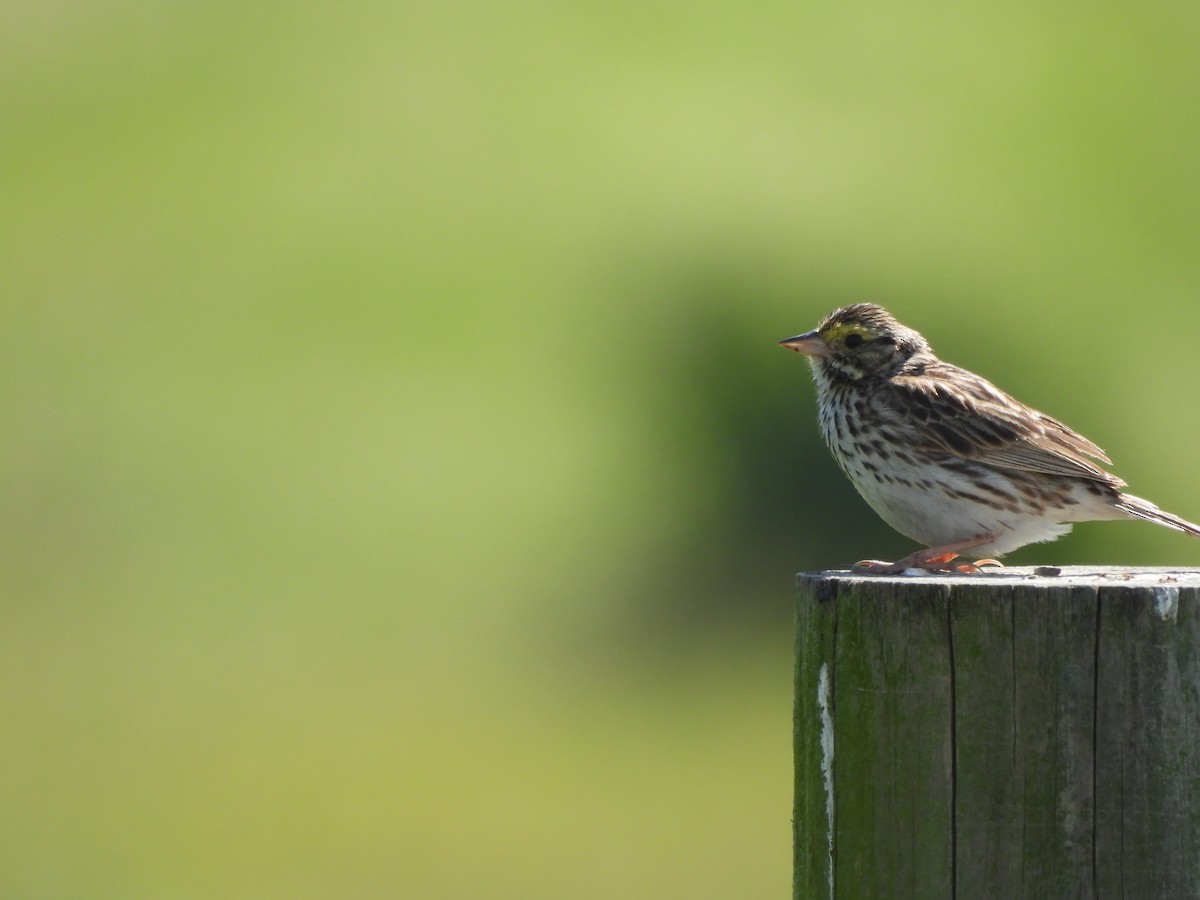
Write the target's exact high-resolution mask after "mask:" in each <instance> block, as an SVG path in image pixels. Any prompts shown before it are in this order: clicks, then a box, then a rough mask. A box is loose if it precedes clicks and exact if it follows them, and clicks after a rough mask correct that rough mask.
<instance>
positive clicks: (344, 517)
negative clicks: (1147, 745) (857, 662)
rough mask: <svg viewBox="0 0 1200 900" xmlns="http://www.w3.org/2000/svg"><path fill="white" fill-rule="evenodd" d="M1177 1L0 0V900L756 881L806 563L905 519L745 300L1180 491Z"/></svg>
mask: <svg viewBox="0 0 1200 900" xmlns="http://www.w3.org/2000/svg"><path fill="white" fill-rule="evenodd" d="M1198 40H1200V18H1198V17H1197V14H1196V11H1195V9H1194V8H1193V7H1192V6H1190V5H1188V4H1183V3H1160V4H1154V5H1150V6H1145V5H1142V6H1131V5H1128V4H1119V3H1101V4H1098V5H1096V4H1093V5H1090V6H1086V7H1084V6H1079V5H1077V4H1067V3H1061V2H1051V3H1029V2H1023V3H1017V4H1009V5H991V6H987V7H982V8H975V7H971V6H969V5H967V6H964V5H961V4H957V5H956V4H949V3H918V4H906V5H903V6H899V5H895V4H885V3H866V4H854V5H847V4H837V3H832V2H818V3H811V4H797V3H772V2H752V3H744V4H741V5H738V6H735V5H734V4H730V3H705V2H701V3H686V4H685V3H678V2H657V3H655V2H651V3H644V2H638V3H629V2H624V0H617V2H607V3H599V2H583V3H576V4H555V3H539V2H521V3H512V4H485V3H478V2H443V3H432V2H410V3H406V4H398V5H394V4H371V3H350V4H342V5H332V4H327V5H312V4H299V5H297V4H283V3H275V2H260V3H252V4H245V3H230V2H210V3H179V2H170V0H167V2H163V0H156V2H154V3H149V2H144V0H142V2H139V0H123V2H117V3H110V4H106V5H103V6H101V5H86V4H71V3H59V2H54V0H39V2H37V3H34V2H30V0H16V2H10V3H8V4H6V5H5V6H4V8H3V10H0V51H2V52H0V73H2V77H0V123H2V124H0V148H2V153H0V160H2V167H0V182H2V185H0V186H2V190H3V198H4V199H3V203H4V210H5V216H4V219H5V225H4V226H3V240H2V241H0V288H2V292H3V293H2V298H3V304H2V307H0V309H2V317H3V318H2V323H3V328H2V331H0V340H2V341H3V355H2V357H0V365H3V371H4V382H5V385H6V387H5V390H4V392H3V401H2V403H0V421H2V423H3V434H4V440H3V443H2V444H0V460H2V465H3V493H2V497H3V500H2V503H3V515H2V516H0V528H2V529H3V540H2V541H0V554H2V557H0V585H2V597H0V600H2V611H3V620H2V627H0V718H2V721H3V727H2V729H0V772H3V776H2V778H0V808H2V809H3V810H4V815H3V817H2V824H0V894H2V895H3V896H5V897H20V898H41V897H47V898H51V897H54V898H57V897H121V898H133V897H173V898H186V897H197V898H200V897H287V898H297V897H351V896H352V897H381V898H382V897H412V898H452V897H466V896H471V897H496V898H507V897H546V898H551V897H554V898H557V897H572V898H610V897H616V896H621V897H647V898H665V897H681V898H682V897H687V898H701V897H703V898H708V897H711V898H728V897H769V896H783V895H786V893H787V890H788V888H787V885H788V883H789V877H790V875H789V872H790V861H789V841H790V832H789V829H790V825H789V822H790V792H791V776H790V762H789V761H790V739H791V724H790V713H791V699H790V685H789V677H790V671H791V650H790V640H791V634H790V629H791V614H790V603H791V590H792V575H793V573H794V572H795V571H797V570H807V569H820V568H826V567H832V566H835V565H838V564H844V563H847V562H851V561H853V560H855V559H858V558H860V557H862V556H875V557H880V558H888V557H890V556H899V555H902V554H904V553H907V552H909V550H911V549H913V548H912V546H911V544H910V543H909V542H907V541H906V540H905V539H904V538H902V537H900V536H899V535H896V534H893V533H891V532H890V531H888V530H887V529H886V528H885V527H884V526H882V525H881V524H880V523H878V522H877V521H876V520H875V518H874V516H873V515H872V514H871V513H870V511H869V510H868V509H867V507H866V506H865V505H864V504H863V503H862V502H861V501H860V500H859V499H858V498H857V496H856V495H855V494H854V493H853V491H852V489H851V488H849V486H848V485H847V484H846V483H845V482H844V480H843V479H842V477H841V475H840V474H839V473H838V472H837V470H836V468H835V467H834V465H833V463H832V461H831V460H830V458H829V456H828V454H827V452H826V451H825V449H824V447H823V446H821V445H820V443H819V438H818V436H817V431H816V417H815V411H814V403H813V396H812V389H811V387H810V385H809V376H808V371H807V367H806V366H805V365H804V363H803V362H802V361H801V360H800V359H798V358H797V357H795V356H793V355H791V354H788V353H785V352H783V351H782V350H780V349H779V348H778V347H777V346H776V341H778V340H779V339H781V338H783V337H786V336H788V335H791V334H795V333H797V332H799V331H803V330H806V329H808V328H810V327H812V326H813V325H814V324H815V322H816V321H817V319H818V318H819V317H820V316H821V315H823V314H824V313H825V312H827V311H828V310H830V309H832V308H833V307H835V306H838V305H840V304H843V303H846V302H851V301H856V300H865V299H870V300H874V301H877V302H881V303H884V304H885V305H887V306H889V307H890V308H891V309H892V310H893V311H894V312H896V313H897V314H898V315H899V316H900V317H901V318H902V319H903V320H904V321H905V322H907V323H909V324H911V325H913V326H915V327H917V328H918V329H920V330H921V331H923V332H924V333H925V334H926V335H927V337H929V338H930V340H931V341H932V343H933V345H934V347H935V348H936V349H937V350H938V351H939V352H940V353H941V355H942V356H944V357H946V358H948V359H950V360H951V361H954V362H958V363H961V364H963V365H967V366H969V367H971V368H974V369H976V370H977V371H980V372H982V373H983V374H985V375H987V376H989V377H991V378H992V379H994V380H995V381H997V382H999V383H1000V384H1001V385H1002V386H1003V387H1005V388H1006V389H1008V390H1010V391H1012V392H1014V393H1016V394H1017V395H1019V396H1020V397H1022V398H1023V399H1025V400H1027V401H1029V402H1031V403H1034V404H1035V405H1038V406H1040V407H1041V408H1043V409H1045V410H1046V411H1048V412H1050V413H1051V414H1053V415H1056V416H1058V417H1060V418H1063V419H1065V420H1066V421H1067V422H1068V423H1069V424H1071V425H1072V426H1074V427H1076V428H1079V429H1080V430H1081V431H1083V432H1084V433H1086V434H1087V435H1089V436H1090V437H1092V438H1093V439H1095V440H1096V441H1097V442H1098V443H1100V444H1101V446H1103V447H1104V448H1105V449H1106V450H1108V451H1109V453H1110V455H1111V456H1112V457H1113V458H1114V459H1115V460H1116V463H1117V466H1116V468H1117V471H1118V472H1119V473H1120V474H1121V475H1123V476H1124V477H1125V478H1126V479H1127V480H1129V481H1130V483H1131V485H1132V488H1133V490H1134V491H1135V492H1136V493H1138V494H1140V495H1143V496H1146V497H1148V498H1150V499H1153V500H1155V501H1157V502H1159V503H1161V504H1162V505H1163V506H1164V507H1166V508H1168V509H1170V510H1172V511H1174V512H1177V513H1179V514H1181V515H1184V516H1187V517H1190V518H1192V519H1196V518H1197V517H1200V485H1198V484H1197V480H1196V478H1195V477H1194V475H1193V472H1194V467H1193V465H1192V463H1193V462H1194V457H1195V449H1194V446H1195V441H1196V440H1197V438H1198V437H1200V424H1198V422H1197V416H1196V403H1195V401H1194V400H1193V399H1191V398H1193V397H1195V396H1196V395H1197V391H1200V371H1198V370H1197V367H1196V365H1195V362H1194V360H1195V340H1196V335H1197V333H1198V329H1200V306H1198V304H1197V303H1196V293H1197V288H1198V285H1200V254H1198V253H1197V235H1198V233H1200V171H1198V170H1200V162H1198V161H1197V155H1196V147H1197V145H1198V144H1200V119H1198V118H1197V116H1196V114H1195V113H1196V109H1197V102H1198V100H1200V55H1198V54H1197V53H1196V49H1195V48H1196V46H1197V41H1198ZM1010 561H1011V562H1016V563H1033V562H1058V563H1080V562H1094V563H1101V562H1103V563H1130V564H1197V563H1200V544H1197V543H1196V542H1194V541H1192V540H1191V539H1189V538H1187V537H1186V536H1182V535H1177V534H1173V533H1171V532H1168V531H1166V530H1165V529H1157V528H1153V527H1151V526H1148V525H1144V524H1138V523H1128V524H1126V523H1114V524H1093V525H1083V526H1079V527H1078V529H1077V533H1076V534H1075V535H1072V536H1071V537H1069V538H1066V539H1064V540H1062V541H1060V542H1058V543H1057V544H1054V545H1048V546H1045V547H1039V548H1030V549H1028V550H1025V551H1021V552H1020V553H1018V554H1015V555H1014V556H1013V557H1011V558H1010Z"/></svg>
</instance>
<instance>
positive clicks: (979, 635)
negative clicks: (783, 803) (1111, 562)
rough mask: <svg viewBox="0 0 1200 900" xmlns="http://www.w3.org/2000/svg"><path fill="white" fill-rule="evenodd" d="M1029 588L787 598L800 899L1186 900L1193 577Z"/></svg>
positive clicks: (1195, 736)
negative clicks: (792, 606)
mask: <svg viewBox="0 0 1200 900" xmlns="http://www.w3.org/2000/svg"><path fill="white" fill-rule="evenodd" d="M1035 571H1037V572H1041V571H1043V570H1033V569H1016V568H1011V569H1003V570H999V571H998V572H997V573H996V574H987V575H970V576H968V575H963V576H959V575H955V576H941V577H938V576H922V577H899V576H897V577H880V576H866V575H862V576H860V575H852V574H850V573H848V572H838V571H834V572H820V573H813V574H802V575H800V576H799V577H798V582H799V585H798V586H799V590H798V594H799V596H798V602H797V607H796V697H795V767H796V795H795V813H794V829H795V833H794V840H795V880H794V886H793V893H794V896H795V897H796V898H798V900H813V898H826V897H828V898H864V897H931V898H932V897H955V896H957V897H960V898H964V897H965V898H976V897H979V898H1017V897H1030V898H1073V897H1127V898H1197V897H1200V571H1175V570H1169V569H1120V568H1083V567H1073V568H1067V569H1063V570H1061V573H1060V574H1058V575H1057V576H1054V575H1052V574H1050V575H1046V574H1040V575H1039V574H1035ZM1051 571H1052V572H1053V571H1056V570H1051Z"/></svg>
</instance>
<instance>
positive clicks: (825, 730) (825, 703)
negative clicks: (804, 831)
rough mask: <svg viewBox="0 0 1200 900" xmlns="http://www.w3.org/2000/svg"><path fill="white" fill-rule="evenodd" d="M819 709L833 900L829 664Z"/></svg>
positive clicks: (820, 681) (821, 676)
mask: <svg viewBox="0 0 1200 900" xmlns="http://www.w3.org/2000/svg"><path fill="white" fill-rule="evenodd" d="M817 709H818V710H819V711H820V713H821V774H822V775H823V776H825V844H826V847H827V848H828V852H829V900H833V896H834V895H833V714H832V713H831V712H830V709H829V664H828V663H821V671H820V672H819V673H818V674H817Z"/></svg>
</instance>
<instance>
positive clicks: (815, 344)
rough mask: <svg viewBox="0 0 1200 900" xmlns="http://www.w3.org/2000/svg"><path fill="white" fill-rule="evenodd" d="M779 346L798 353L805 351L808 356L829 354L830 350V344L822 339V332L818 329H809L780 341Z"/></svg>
mask: <svg viewBox="0 0 1200 900" xmlns="http://www.w3.org/2000/svg"><path fill="white" fill-rule="evenodd" d="M779 346H780V347H787V348H788V349H789V350H795V351H796V352H797V353H805V354H807V355H808V356H828V355H829V352H830V351H829V345H828V344H827V343H825V341H823V340H822V339H821V334H820V332H817V331H808V332H805V333H804V334H798V335H796V336H795V337H790V338H788V339H787V340H786V341H780V342H779Z"/></svg>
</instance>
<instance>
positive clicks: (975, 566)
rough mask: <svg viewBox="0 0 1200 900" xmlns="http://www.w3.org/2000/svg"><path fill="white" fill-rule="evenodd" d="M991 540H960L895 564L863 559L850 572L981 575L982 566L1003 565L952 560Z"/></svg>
mask: <svg viewBox="0 0 1200 900" xmlns="http://www.w3.org/2000/svg"><path fill="white" fill-rule="evenodd" d="M990 540H992V538H991V537H990V536H987V537H983V538H977V539H974V540H971V541H963V542H961V543H960V544H952V545H950V546H947V547H931V548H929V549H928V550H918V551H917V552H915V553H910V554H909V555H908V556H906V557H904V559H901V560H899V561H897V562H894V563H889V562H882V561H880V560H877V559H863V560H859V561H858V562H856V563H855V564H854V566H853V567H852V568H851V570H850V571H852V572H858V573H862V574H866V575H899V574H901V573H903V572H907V571H908V570H909V569H920V570H922V571H925V572H934V573H937V574H939V575H944V574H952V575H953V574H961V575H975V574H978V573H980V572H982V571H983V567H984V566H1000V567H1001V568H1003V566H1004V563H1002V562H1000V561H999V560H996V559H980V560H976V561H975V562H973V563H970V562H965V561H964V562H954V560H956V559H958V552H957V551H958V550H966V549H968V548H969V547H973V546H976V545H978V544H985V543H987V542H988V541H990Z"/></svg>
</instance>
